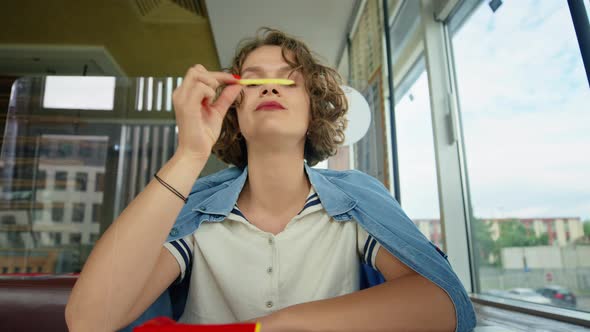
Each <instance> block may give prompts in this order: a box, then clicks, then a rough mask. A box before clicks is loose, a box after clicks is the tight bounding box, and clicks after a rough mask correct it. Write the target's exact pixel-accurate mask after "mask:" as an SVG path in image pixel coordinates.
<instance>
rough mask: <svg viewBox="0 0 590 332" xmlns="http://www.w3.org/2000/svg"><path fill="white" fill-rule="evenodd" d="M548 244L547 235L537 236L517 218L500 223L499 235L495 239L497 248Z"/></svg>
mask: <svg viewBox="0 0 590 332" xmlns="http://www.w3.org/2000/svg"><path fill="white" fill-rule="evenodd" d="M547 244H549V237H548V236H547V235H544V236H541V237H537V236H535V234H534V232H533V231H532V230H528V231H527V229H526V227H525V226H524V225H523V224H522V223H521V222H519V221H518V220H511V221H505V222H502V223H500V237H499V238H498V241H496V245H497V247H499V248H506V247H531V246H538V245H547Z"/></svg>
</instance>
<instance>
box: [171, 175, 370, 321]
mask: <svg viewBox="0 0 590 332" xmlns="http://www.w3.org/2000/svg"><path fill="white" fill-rule="evenodd" d="M164 246H165V247H166V248H167V249H168V250H170V252H171V253H172V254H173V255H174V257H175V258H176V260H177V261H178V264H179V265H180V270H181V276H180V277H179V278H178V279H177V281H176V282H180V281H181V280H182V278H184V277H185V275H186V268H187V266H188V267H190V268H191V269H192V273H191V280H190V287H189V294H188V298H187V302H186V307H185V311H184V313H183V315H182V317H181V318H180V320H179V321H180V322H183V323H191V324H221V323H233V322H239V321H244V320H248V319H253V318H257V317H261V316H265V315H268V314H270V313H272V312H274V311H276V310H279V309H282V308H285V307H288V306H291V305H294V304H298V303H303V302H310V301H315V300H322V299H327V298H332V297H335V296H339V295H344V294H348V293H352V292H354V291H357V290H358V289H359V282H360V280H359V278H360V273H359V272H360V264H361V262H367V263H369V264H371V266H373V267H375V257H376V256H377V251H378V250H379V248H380V245H379V243H378V242H377V241H376V240H375V239H374V238H373V237H372V236H370V235H369V234H368V233H367V232H366V231H365V230H364V229H363V228H362V227H361V226H360V225H358V223H357V222H355V221H354V220H352V221H344V222H336V221H334V220H333V219H332V218H331V217H330V216H329V215H328V214H327V213H326V211H325V210H324V208H323V207H322V205H321V202H320V200H319V197H318V195H317V194H316V193H315V190H314V189H313V186H312V188H311V190H310V193H309V196H308V199H307V201H306V204H305V207H304V208H303V209H302V211H301V212H300V213H299V214H298V215H297V216H295V217H294V218H293V219H292V220H291V221H290V222H289V223H288V224H287V226H286V228H285V229H284V230H283V231H282V232H280V233H279V234H277V235H273V234H272V233H268V232H264V231H261V230H260V229H259V228H257V227H256V226H254V225H252V224H251V223H249V222H248V220H247V219H246V216H244V215H243V214H242V213H241V212H240V210H239V209H238V207H237V206H235V207H234V209H233V210H232V212H231V214H230V215H229V216H228V217H227V218H226V219H225V220H223V221H222V222H204V223H203V224H201V225H200V226H199V228H198V229H197V230H196V231H195V232H194V233H193V234H190V235H188V236H186V237H184V238H182V239H178V240H176V241H171V242H169V243H165V244H164Z"/></svg>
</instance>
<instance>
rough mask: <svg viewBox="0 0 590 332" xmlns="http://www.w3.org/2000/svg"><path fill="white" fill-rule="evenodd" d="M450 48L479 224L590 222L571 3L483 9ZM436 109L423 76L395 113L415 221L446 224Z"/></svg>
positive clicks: (589, 178) (589, 106)
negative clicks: (559, 219) (486, 221)
mask: <svg viewBox="0 0 590 332" xmlns="http://www.w3.org/2000/svg"><path fill="white" fill-rule="evenodd" d="M452 43H453V51H454V56H455V63H456V72H457V76H458V90H459V91H458V93H459V98H460V108H461V117H462V121H463V131H464V138H465V149H466V157H467V169H468V173H469V181H470V193H471V199H472V205H473V209H474V214H475V216H476V217H484V218H505V217H520V218H531V217H560V216H567V217H580V218H582V219H583V220H584V219H590V89H589V86H588V81H587V80H586V76H585V72H584V67H583V63H582V59H581V56H580V51H579V47H578V44H577V41H576V37H575V32H574V29H573V25H572V23H571V16H570V13H569V9H568V7H567V2H565V1H524V0H519V1H514V0H512V1H504V3H503V5H502V6H501V7H500V8H499V9H498V11H497V12H496V13H495V14H494V13H492V11H491V10H490V9H489V7H488V6H487V4H486V3H485V2H484V3H483V5H481V6H480V7H479V8H478V9H477V10H476V11H475V12H474V14H473V15H472V16H471V17H470V18H469V21H467V22H466V23H465V25H463V27H462V28H461V29H460V30H459V31H458V32H457V33H456V34H455V35H454V36H453V38H452ZM410 96H411V97H412V98H410ZM429 104H430V102H429V94H428V78H427V75H426V73H425V72H424V73H423V74H422V75H421V76H420V77H419V78H418V80H417V81H416V82H415V84H414V86H413V87H412V88H411V89H410V90H409V91H408V92H407V93H406V95H405V96H404V97H403V98H401V99H400V101H399V103H398V104H397V105H396V122H397V129H398V147H399V158H400V163H399V164H400V165H399V167H400V181H401V195H402V206H403V208H404V210H405V211H406V213H407V214H408V215H409V216H410V217H412V218H414V219H421V218H439V208H438V194H437V188H436V186H437V185H436V170H435V165H434V147H433V138H432V137H433V136H432V123H431V120H430V106H429Z"/></svg>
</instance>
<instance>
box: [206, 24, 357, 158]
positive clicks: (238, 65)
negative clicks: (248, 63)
mask: <svg viewBox="0 0 590 332" xmlns="http://www.w3.org/2000/svg"><path fill="white" fill-rule="evenodd" d="M268 45H270V46H280V47H281V54H282V56H283V59H284V60H285V61H286V62H287V63H288V64H289V65H290V66H291V67H292V68H293V69H294V70H299V71H300V72H301V74H302V76H303V77H304V80H305V89H306V91H307V93H308V95H309V97H310V108H311V120H310V124H309V128H308V136H307V137H306V141H305V149H304V158H305V159H306V160H307V163H308V165H310V166H314V165H316V164H317V163H318V162H320V161H322V160H325V159H327V158H328V157H330V156H333V155H335V154H336V151H337V148H338V146H339V145H341V144H342V143H343V142H344V130H345V129H346V126H347V125H348V120H347V119H346V118H345V115H346V112H347V111H348V103H347V100H346V96H345V95H344V92H343V91H342V89H341V88H340V84H341V81H342V79H341V77H340V75H339V74H338V72H337V71H336V70H334V69H332V68H330V67H327V66H324V65H322V64H320V63H319V61H318V60H317V58H316V57H315V56H314V55H313V54H312V52H311V51H310V50H309V48H308V47H307V45H305V43H303V42H302V41H300V40H298V39H296V38H294V37H291V36H288V35H287V34H285V33H284V32H281V31H279V30H276V29H271V28H267V27H264V28H261V29H258V31H257V33H256V37H254V38H251V39H245V40H243V41H242V42H241V44H240V47H238V51H237V52H236V55H235V57H234V59H233V61H232V65H231V68H229V69H226V71H229V72H230V73H232V74H237V75H239V74H240V72H241V70H242V65H243V64H244V61H245V60H246V58H247V57H248V55H249V54H250V53H251V52H252V51H254V50H255V49H257V48H259V47H261V46H268ZM287 55H291V56H292V58H293V60H291V59H289V57H288V56H287ZM240 99H241V98H238V101H236V102H234V104H232V106H231V107H230V108H229V110H228V112H227V115H226V117H225V119H224V121H223V125H222V127H221V133H220V135H219V139H218V140H217V142H216V143H215V145H214V146H213V149H212V152H213V153H214V154H215V155H216V156H217V157H218V158H219V159H221V160H222V161H224V162H226V163H228V164H233V165H235V166H237V167H239V168H244V167H245V166H246V165H247V164H248V150H247V149H246V141H245V138H244V136H242V135H241V133H240V128H239V124H238V116H237V107H238V106H239V100H240Z"/></svg>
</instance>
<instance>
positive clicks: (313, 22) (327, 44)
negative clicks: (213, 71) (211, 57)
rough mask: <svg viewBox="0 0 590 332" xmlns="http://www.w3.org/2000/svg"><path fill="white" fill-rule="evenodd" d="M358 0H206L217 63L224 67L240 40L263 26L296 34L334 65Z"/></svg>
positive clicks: (252, 34)
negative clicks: (217, 58)
mask: <svg viewBox="0 0 590 332" xmlns="http://www.w3.org/2000/svg"><path fill="white" fill-rule="evenodd" d="M359 2H360V0H299V1H294V0H274V1H270V0H206V5H207V12H208V15H209V19H210V22H211V28H212V31H213V38H214V39H215V45H216V47H217V52H218V54H219V60H220V63H221V66H222V67H224V68H227V67H228V66H229V64H230V62H231V59H232V57H233V56H234V54H235V51H236V47H237V45H238V43H239V42H240V40H242V39H243V38H247V37H252V36H254V35H255V33H256V30H257V29H258V28H260V27H263V26H268V27H271V28H276V29H279V30H282V31H284V32H286V33H288V34H290V35H294V36H296V37H299V38H300V39H302V40H303V41H305V42H306V43H307V45H308V46H309V47H310V48H311V49H312V50H313V51H314V52H316V53H317V54H318V55H319V56H320V57H321V58H322V59H323V61H324V62H325V63H327V64H329V65H330V66H333V67H336V65H337V63H336V61H337V60H338V59H339V56H340V53H341V52H342V50H343V48H344V46H345V44H346V35H347V33H348V26H349V22H350V21H351V20H352V18H354V15H353V11H354V10H355V9H356V8H357V7H358V3H359Z"/></svg>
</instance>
